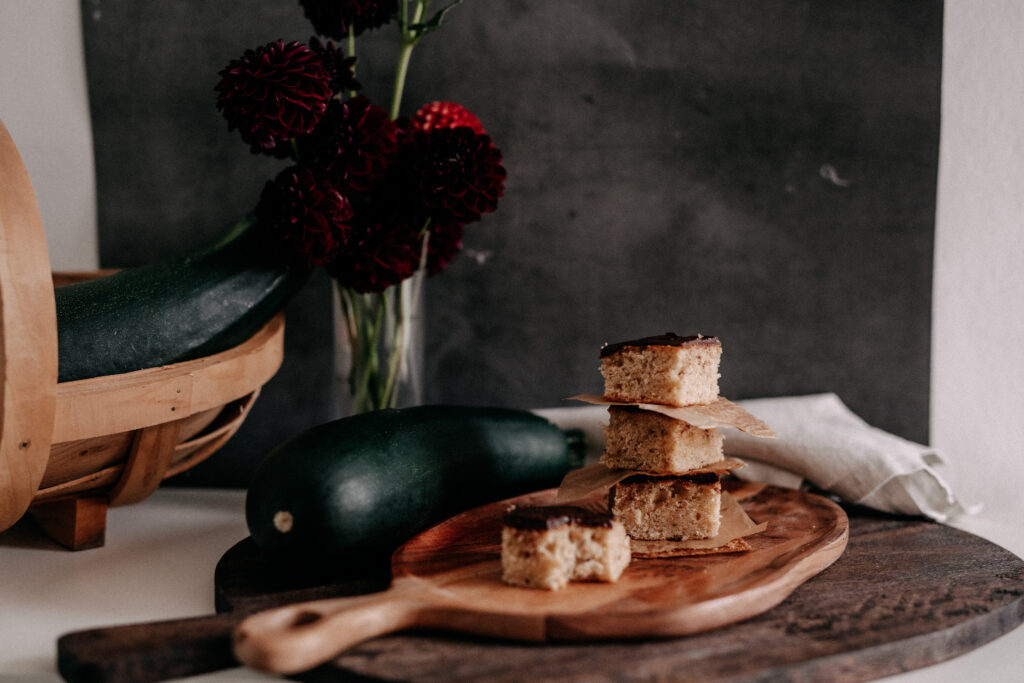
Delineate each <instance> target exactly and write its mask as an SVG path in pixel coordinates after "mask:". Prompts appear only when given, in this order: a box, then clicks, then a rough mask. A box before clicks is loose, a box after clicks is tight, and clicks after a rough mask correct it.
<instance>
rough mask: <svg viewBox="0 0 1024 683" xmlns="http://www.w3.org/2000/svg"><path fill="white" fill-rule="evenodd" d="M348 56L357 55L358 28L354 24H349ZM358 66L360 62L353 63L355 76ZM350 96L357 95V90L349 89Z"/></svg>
mask: <svg viewBox="0 0 1024 683" xmlns="http://www.w3.org/2000/svg"><path fill="white" fill-rule="evenodd" d="M346 56H347V57H355V56H356V29H355V25H354V24H349V25H348V54H347V55H346ZM358 66H359V64H358V63H357V62H355V63H353V64H352V75H353V76H355V75H356V67H358ZM348 96H349V97H355V96H356V91H355V90H354V89H352V90H349V91H348Z"/></svg>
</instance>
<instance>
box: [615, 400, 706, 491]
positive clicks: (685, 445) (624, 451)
mask: <svg viewBox="0 0 1024 683" xmlns="http://www.w3.org/2000/svg"><path fill="white" fill-rule="evenodd" d="M604 436H605V446H604V453H603V454H602V456H601V462H603V463H604V464H605V465H606V466H607V467H610V468H612V469H622V470H644V471H647V472H658V473H674V474H675V473H683V472H689V471H690V470H694V469H697V468H699V467H704V466H705V465H710V464H712V463H716V462H721V461H722V459H723V457H724V456H723V455H722V442H723V441H724V439H723V437H722V434H721V433H720V432H719V431H718V430H717V429H701V428H700V427H694V426H693V425H691V424H689V423H686V422H683V421H682V420H676V419H674V418H671V417H668V416H667V415H662V414H661V413H655V412H652V411H650V410H641V409H640V408H636V407H634V406H610V407H609V408H608V424H607V425H605V428H604Z"/></svg>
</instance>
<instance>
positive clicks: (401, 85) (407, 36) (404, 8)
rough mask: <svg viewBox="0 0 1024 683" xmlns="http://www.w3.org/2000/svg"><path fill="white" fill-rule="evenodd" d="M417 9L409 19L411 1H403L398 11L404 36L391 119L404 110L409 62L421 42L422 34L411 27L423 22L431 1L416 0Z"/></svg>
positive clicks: (392, 101) (392, 100) (393, 92)
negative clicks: (403, 99)
mask: <svg viewBox="0 0 1024 683" xmlns="http://www.w3.org/2000/svg"><path fill="white" fill-rule="evenodd" d="M415 2H416V8H415V9H414V10H413V15H412V18H411V19H410V18H409V0H402V2H401V6H400V7H399V10H398V29H399V31H401V34H402V51H401V52H400V53H399V55H398V68H397V71H396V72H395V85H394V89H393V90H392V92H391V119H392V120H394V119H397V118H398V114H399V113H400V112H401V109H402V95H403V94H404V92H405V79H406V76H407V75H408V73H409V62H410V60H411V59H412V51H413V48H415V47H416V44H417V43H418V42H420V34H419V32H418V31H416V30H415V29H412V28H410V26H415V25H416V24H419V23H420V22H421V21H423V13H424V11H425V10H426V7H427V4H428V3H429V2H430V0H415Z"/></svg>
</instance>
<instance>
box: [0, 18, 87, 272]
mask: <svg viewBox="0 0 1024 683" xmlns="http://www.w3.org/2000/svg"><path fill="white" fill-rule="evenodd" d="M0 120H3V122H4V125H5V126H6V127H7V130H8V131H9V132H10V134H11V137H12V138H14V142H15V144H17V146H18V151H19V152H21V156H22V159H23V160H24V161H25V166H26V167H27V168H28V173H29V177H30V178H31V179H32V184H33V187H34V189H35V193H36V200H37V201H38V203H39V212H40V214H41V215H42V218H43V225H44V226H45V228H46V240H47V245H48V246H49V249H50V264H51V266H52V268H53V269H54V270H82V269H92V268H95V267H96V265H97V263H98V260H99V257H98V248H97V240H96V183H95V175H94V173H93V155H92V131H91V128H90V124H89V104H88V96H87V93H86V86H85V60H84V57H83V53H82V25H81V20H80V14H79V2H78V0H0Z"/></svg>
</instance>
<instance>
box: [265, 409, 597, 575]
mask: <svg viewBox="0 0 1024 683" xmlns="http://www.w3.org/2000/svg"><path fill="white" fill-rule="evenodd" d="M582 459H583V443H582V436H581V435H580V434H579V433H578V432H569V433H566V432H563V431H562V430H560V429H559V428H558V427H556V426H555V425H553V424H552V423H550V422H548V421H547V420H545V419H544V418H541V417H538V416H537V415H534V414H533V413H529V412H526V411H521V410H514V409H506V408H477V407H468V406H419V407H415V408H404V409H397V410H381V411H374V412H370V413H364V414H360V415H355V416H353V417H347V418H343V419H340V420H336V421H334V422H329V423H327V424H324V425H321V426H319V427H315V428H313V429H311V430H309V431H307V432H305V433H303V434H302V435H300V436H298V437H296V438H294V439H292V440H290V441H287V442H285V443H284V444H282V445H280V446H278V447H277V448H275V449H274V450H273V451H271V452H270V453H269V454H268V455H267V456H266V457H265V458H264V460H263V461H262V462H261V463H260V465H259V466H258V467H257V470H256V472H255V474H254V476H253V480H252V483H251V484H250V486H249V490H248V494H247V496H246V521H247V523H248V526H249V532H250V534H251V535H252V538H253V541H254V542H255V543H256V545H257V546H259V547H260V548H261V549H262V550H263V551H264V553H265V555H267V556H268V557H269V558H270V559H275V558H276V559H283V560H285V561H286V562H287V561H297V560H299V559H300V558H301V559H302V560H303V561H310V560H312V561H326V562H328V563H330V564H331V566H333V567H337V568H338V571H343V568H344V569H347V570H351V569H354V568H357V567H362V566H381V565H382V564H383V563H384V562H386V561H387V558H388V557H389V556H390V554H391V553H392V552H393V551H394V550H395V549H396V548H397V547H398V546H399V545H401V544H402V543H404V542H405V541H407V540H408V539H409V538H410V537H412V536H414V535H415V534H417V533H419V532H420V531H423V530H425V529H427V528H429V527H431V526H433V525H434V524H436V523H438V522H440V521H442V520H444V519H446V518H447V517H449V516H451V515H453V514H455V513H457V512H460V511H463V510H466V509H469V508H471V507H474V506H476V505H479V504H482V503H485V502H490V501H494V500H500V499H503V498H506V497H509V496H513V495H518V494H521V493H525V492H529V491H535V490H539V489H545V488H550V487H552V486H557V485H558V483H559V482H560V481H561V479H562V477H563V476H564V475H565V473H566V472H568V471H569V470H570V469H572V468H574V467H578V466H579V465H580V464H581V462H582Z"/></svg>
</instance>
